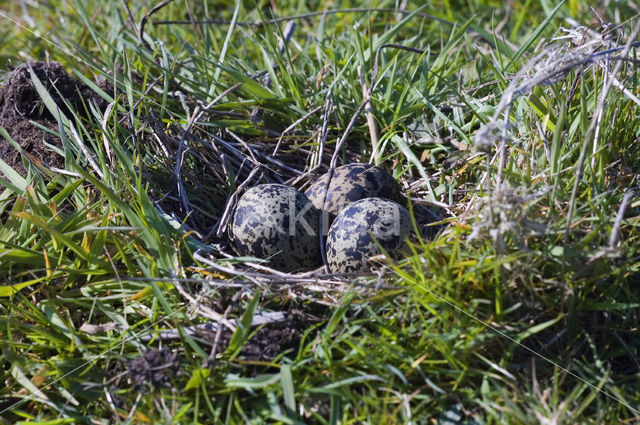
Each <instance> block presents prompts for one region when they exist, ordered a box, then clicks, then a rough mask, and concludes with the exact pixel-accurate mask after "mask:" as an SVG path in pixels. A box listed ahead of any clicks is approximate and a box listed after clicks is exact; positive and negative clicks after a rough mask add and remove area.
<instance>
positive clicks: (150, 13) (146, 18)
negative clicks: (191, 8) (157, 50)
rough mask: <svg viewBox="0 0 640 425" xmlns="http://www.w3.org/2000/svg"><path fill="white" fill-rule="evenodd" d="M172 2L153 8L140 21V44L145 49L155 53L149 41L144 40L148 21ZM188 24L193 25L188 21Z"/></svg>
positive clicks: (165, 1) (169, 0) (168, 1)
mask: <svg viewBox="0 0 640 425" xmlns="http://www.w3.org/2000/svg"><path fill="white" fill-rule="evenodd" d="M172 1H173V0H164V1H163V2H162V3H160V4H158V5H156V6H154V7H153V8H151V10H150V11H149V12H148V13H147V14H146V15H144V16H143V17H142V19H141V20H140V25H138V40H139V41H140V43H142V45H143V46H144V47H145V49H147V50H149V51H151V52H153V49H152V48H151V46H150V45H149V43H147V41H146V40H145V39H144V26H145V25H146V24H147V21H148V20H149V18H151V15H153V14H154V13H156V12H157V11H159V10H160V9H162V8H163V7H165V6H166V5H168V4H169V3H171V2H172ZM188 23H190V24H191V23H192V22H191V21H188Z"/></svg>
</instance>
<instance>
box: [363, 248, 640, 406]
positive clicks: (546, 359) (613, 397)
mask: <svg viewBox="0 0 640 425" xmlns="http://www.w3.org/2000/svg"><path fill="white" fill-rule="evenodd" d="M360 252H361V253H362V255H364V256H365V257H367V258H368V259H371V257H369V256H368V255H367V254H365V253H364V252H362V251H360ZM374 261H375V260H374ZM378 264H381V263H379V262H378ZM387 268H388V269H389V270H391V271H392V272H394V273H395V274H396V275H398V276H399V277H401V278H402V279H404V280H406V281H408V282H409V283H411V284H413V285H415V286H417V287H418V288H420V289H423V290H424V291H426V292H427V293H429V295H432V296H434V297H436V298H437V299H439V300H440V301H443V302H444V303H446V304H448V305H449V306H451V307H453V308H454V309H456V310H458V311H459V312H461V313H464V314H465V315H467V316H469V317H470V318H472V319H473V320H475V321H477V322H478V323H481V324H482V325H483V326H485V327H487V328H489V329H491V330H492V331H494V332H495V333H497V334H498V335H500V336H502V337H503V338H506V339H508V340H509V341H511V342H513V343H515V344H516V345H519V346H520V347H522V348H524V349H525V350H527V351H529V352H531V353H533V354H535V355H536V356H538V357H540V358H541V359H542V360H544V361H547V362H549V363H551V364H552V365H554V366H555V367H557V368H558V369H560V370H562V371H563V372H566V373H567V374H569V375H571V376H572V377H574V378H576V379H577V380H579V381H582V382H583V383H585V384H587V385H588V386H590V387H591V388H593V389H595V390H596V391H598V392H601V393H602V394H604V395H606V396H607V397H609V398H611V399H613V400H615V401H617V402H618V403H620V404H622V405H623V406H625V407H626V408H628V409H629V410H631V411H633V412H634V413H636V414H640V410H638V409H636V408H634V407H632V406H631V405H629V404H627V403H625V402H624V401H622V400H620V399H619V398H617V397H616V396H614V395H612V394H610V393H608V392H607V391H605V390H603V389H600V388H598V387H597V386H596V385H594V384H592V383H590V382H589V381H587V380H585V379H584V378H581V377H580V376H578V375H576V374H575V373H573V372H571V371H570V370H568V369H566V368H564V367H562V366H561V365H559V364H558V363H556V362H554V361H553V360H551V359H549V358H547V357H545V356H544V355H543V354H540V353H538V352H537V351H535V350H534V349H532V348H529V347H527V346H526V345H524V344H522V343H521V342H518V341H517V340H515V339H513V338H512V337H510V336H509V335H507V334H505V333H504V332H502V331H501V330H499V329H498V328H496V327H494V326H492V325H491V324H489V323H486V322H484V321H483V320H481V319H479V318H478V317H476V316H474V315H473V314H471V313H469V312H467V311H465V310H464V309H462V308H460V307H458V306H457V305H455V304H454V303H452V302H451V301H448V300H447V299H445V298H444V297H442V296H440V295H438V294H436V293H435V292H433V291H432V290H430V289H427V288H426V287H425V286H422V285H421V284H419V283H418V282H417V281H415V280H413V279H411V278H410V277H409V276H403V275H402V274H400V273H398V272H397V271H396V270H395V269H394V268H391V267H387Z"/></svg>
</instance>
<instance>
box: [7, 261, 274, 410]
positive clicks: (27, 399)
mask: <svg viewBox="0 0 640 425" xmlns="http://www.w3.org/2000/svg"><path fill="white" fill-rule="evenodd" d="M280 252H281V251H278V252H276V253H275V254H273V255H271V256H269V257H268V258H266V259H265V261H268V260H269V259H270V258H271V257H273V256H275V255H278V254H279V253H280ZM252 269H253V270H255V269H254V268H253V267H249V269H247V270H245V271H244V272H242V273H240V274H238V275H236V276H234V277H232V278H231V279H229V281H233V280H235V279H238V278H240V277H242V276H244V275H245V274H246V273H249V272H250V271H251V270H252ZM125 280H126V279H125ZM171 280H172V279H171V278H168V279H167V281H171ZM203 281H206V279H203ZM221 286H224V283H220V284H219V285H216V286H214V287H212V288H211V290H210V291H208V292H206V293H204V295H205V296H206V295H208V294H210V293H211V292H213V291H214V290H216V289H218V288H219V287H221ZM188 305H189V304H188V303H185V305H183V306H182V307H180V308H178V309H176V310H174V311H173V312H172V313H170V314H168V315H166V316H163V317H161V318H159V319H158V320H156V321H155V322H153V323H151V324H150V325H149V326H147V327H146V328H144V329H142V330H141V331H139V332H137V333H134V334H133V335H131V336H129V337H128V338H125V339H123V340H122V341H121V342H119V343H118V344H116V345H114V346H113V347H111V348H108V349H106V350H105V351H103V352H102V353H99V354H97V355H96V356H95V357H94V358H92V359H89V360H87V361H85V362H84V363H82V364H81V365H80V366H78V367H76V368H75V369H72V370H70V371H69V372H67V373H65V374H64V375H62V376H61V377H59V378H57V379H55V380H53V381H52V382H50V383H48V384H47V385H45V386H44V387H41V388H39V390H40V392H43V391H44V390H46V389H47V388H49V387H51V386H52V385H55V384H57V383H58V382H60V381H61V380H63V379H64V378H66V377H67V376H69V375H71V374H73V373H75V372H76V371H78V370H80V369H82V368H84V367H85V366H87V365H89V364H90V363H92V362H94V361H96V360H98V359H100V358H101V357H103V356H104V355H105V354H107V353H109V352H110V351H113V350H115V349H116V348H119V347H120V346H124V344H125V343H126V342H129V341H131V340H133V339H135V338H138V337H139V336H141V335H142V334H143V333H144V332H146V331H147V330H149V329H150V328H151V327H153V326H155V325H157V324H158V323H160V322H162V321H164V320H166V319H169V318H171V317H172V316H173V315H175V314H176V313H179V312H180V311H182V310H184V309H185V308H187V306H188ZM35 396H36V394H35V393H31V394H29V396H27V397H25V398H23V399H21V400H20V401H17V402H15V403H14V404H12V405H11V406H9V407H7V408H5V409H4V410H2V411H0V415H2V414H3V413H4V412H7V411H9V410H10V409H13V408H15V407H17V406H20V405H22V404H23V403H25V402H27V401H29V400H32V399H33V398H34V397H35Z"/></svg>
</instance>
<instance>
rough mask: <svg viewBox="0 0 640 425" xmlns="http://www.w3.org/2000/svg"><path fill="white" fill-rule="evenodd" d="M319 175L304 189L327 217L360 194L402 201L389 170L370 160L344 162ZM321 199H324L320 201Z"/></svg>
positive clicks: (357, 198)
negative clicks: (352, 162) (362, 162)
mask: <svg viewBox="0 0 640 425" xmlns="http://www.w3.org/2000/svg"><path fill="white" fill-rule="evenodd" d="M328 181H329V173H327V174H325V175H323V176H322V177H320V178H319V179H318V180H317V181H316V182H314V183H313V184H312V185H311V187H309V189H307V191H306V192H305V194H306V195H307V197H308V198H309V199H310V200H311V202H313V205H314V206H315V207H316V208H318V209H319V210H322V211H326V212H327V213H328V214H329V221H330V222H331V221H333V219H334V218H335V216H336V215H337V214H338V213H339V212H340V210H342V209H343V208H344V207H346V206H347V205H349V204H351V203H352V202H356V201H359V200H360V199H364V198H385V199H390V200H392V201H395V202H398V203H401V204H403V203H404V199H403V196H402V189H401V188H400V185H399V184H398V182H397V181H396V180H395V179H394V178H393V176H392V175H391V174H389V173H388V172H386V171H385V170H384V169H382V168H380V167H377V166H375V165H371V164H358V163H354V164H347V165H343V166H342V167H338V168H336V169H335V170H334V172H333V176H332V178H331V183H330V184H329V190H328V191H326V193H327V195H326V196H327V197H326V199H324V196H325V188H326V187H327V184H328ZM323 199H324V203H323Z"/></svg>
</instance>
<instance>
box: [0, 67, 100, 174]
mask: <svg viewBox="0 0 640 425" xmlns="http://www.w3.org/2000/svg"><path fill="white" fill-rule="evenodd" d="M30 68H31V69H32V70H33V73H34V74H35V75H36V77H37V78H38V80H40V82H41V83H42V85H43V86H44V87H45V88H46V89H47V91H48V92H49V95H50V96H51V98H52V99H53V101H54V102H55V103H56V105H57V106H58V108H60V113H61V114H64V115H66V116H67V117H70V116H71V110H70V108H71V109H73V110H74V111H76V112H77V113H78V114H80V115H81V116H84V117H85V118H88V113H87V111H88V108H89V105H88V104H89V103H90V102H93V103H94V104H96V105H97V106H98V107H99V108H100V109H102V110H104V109H105V108H106V106H107V103H106V101H105V100H104V99H102V98H101V97H100V96H99V95H98V94H97V93H95V92H94V91H93V90H91V89H90V88H89V87H88V86H87V85H85V84H83V83H81V82H79V81H77V80H75V79H73V78H71V77H70V76H69V74H67V72H66V71H65V70H64V68H62V65H60V64H59V63H57V62H27V63H24V64H22V65H20V66H18V67H16V68H14V69H13V70H11V72H9V74H8V75H7V78H6V81H5V83H4V84H3V85H2V87H1V88H0V126H2V127H4V129H5V130H7V133H9V136H11V138H12V139H13V140H14V141H15V142H16V143H17V144H18V145H19V146H20V148H21V149H22V150H23V152H25V153H26V156H27V158H28V159H29V160H30V161H32V162H34V163H35V164H36V165H44V166H45V167H56V168H62V167H64V158H62V157H61V156H60V155H58V154H57V153H55V152H54V151H53V150H51V149H49V148H48V147H47V146H46V144H51V145H53V146H56V147H61V143H60V139H59V137H58V136H57V135H56V134H57V133H58V123H57V119H56V117H54V116H53V115H52V114H51V113H50V112H49V110H48V109H47V108H46V106H45V104H44V101H43V100H42V98H41V97H40V95H39V94H38V91H37V89H36V87H35V85H34V83H33V81H32V79H31V72H30ZM34 122H35V123H37V124H39V125H40V126H41V127H42V128H41V127H39V126H38V125H35V124H33V123H34ZM43 128H46V129H49V130H51V132H48V131H46V130H43ZM52 133H53V134H52ZM0 159H2V160H3V161H4V162H6V163H7V164H9V165H10V166H11V167H12V168H13V169H14V170H16V171H17V172H18V173H20V174H23V175H24V174H25V173H26V170H25V168H24V166H23V163H22V155H20V152H18V151H17V150H16V149H15V147H14V146H13V145H12V144H11V143H10V142H9V141H8V140H6V139H5V138H4V137H0Z"/></svg>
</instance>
